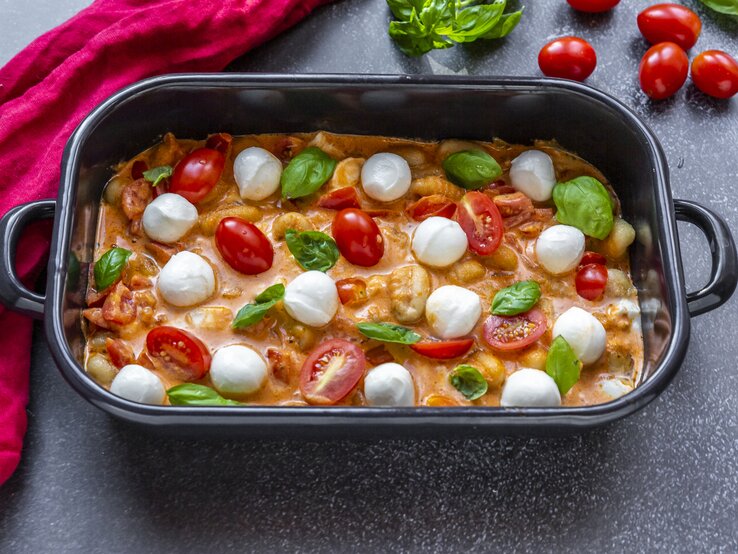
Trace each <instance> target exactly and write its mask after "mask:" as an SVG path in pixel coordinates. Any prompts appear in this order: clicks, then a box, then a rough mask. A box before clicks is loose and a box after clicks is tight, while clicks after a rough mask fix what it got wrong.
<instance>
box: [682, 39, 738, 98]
mask: <svg viewBox="0 0 738 554" xmlns="http://www.w3.org/2000/svg"><path fill="white" fill-rule="evenodd" d="M692 81H694V84H695V86H696V87H697V88H698V89H700V90H701V91H702V92H704V93H705V94H708V95H710V96H714V97H715V98H730V97H731V96H733V95H735V94H736V93H738V62H736V61H735V59H734V58H733V57H731V56H730V55H729V54H727V53H725V52H723V51H721V50H707V51H705V52H702V53H700V54H698V55H697V57H696V58H695V59H694V60H692Z"/></svg>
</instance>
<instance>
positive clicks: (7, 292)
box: [0, 200, 56, 319]
mask: <svg viewBox="0 0 738 554" xmlns="http://www.w3.org/2000/svg"><path fill="white" fill-rule="evenodd" d="M55 208H56V201H55V200H38V201H36V202H29V203H28V204H21V205H20V206H17V207H15V208H13V209H12V210H10V211H9V212H8V213H6V214H5V215H4V216H3V218H2V219H0V241H2V243H0V244H2V252H1V253H0V302H2V303H3V304H4V305H5V306H7V307H8V308H10V309H11V310H13V311H16V312H20V313H22V314H26V315H29V316H31V317H35V318H39V319H40V318H42V317H43V315H44V302H45V301H46V298H45V297H44V295H42V294H38V293H36V292H33V291H30V290H28V289H27V288H26V287H25V286H24V285H23V283H21V280H20V279H19V278H18V274H17V273H16V272H15V250H16V247H17V246H18V239H19V238H20V235H21V233H22V232H23V229H24V228H25V227H26V225H28V224H29V223H31V222H33V221H36V220H38V219H46V218H50V217H54V210H55Z"/></svg>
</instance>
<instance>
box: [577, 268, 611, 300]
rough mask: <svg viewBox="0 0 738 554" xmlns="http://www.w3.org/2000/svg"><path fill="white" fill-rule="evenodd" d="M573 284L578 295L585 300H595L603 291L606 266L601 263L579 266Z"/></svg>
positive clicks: (605, 281)
mask: <svg viewBox="0 0 738 554" xmlns="http://www.w3.org/2000/svg"><path fill="white" fill-rule="evenodd" d="M574 284H575V285H576V287H577V294H578V295H579V296H581V297H582V298H586V299H587V300H596V299H598V298H599V297H600V296H602V295H603V294H604V293H605V287H606V286H607V268H606V267H605V266H604V265H602V264H587V265H583V266H580V267H579V270H578V271H577V276H576V277H575V278H574Z"/></svg>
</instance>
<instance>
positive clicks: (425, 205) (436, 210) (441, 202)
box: [405, 194, 456, 221]
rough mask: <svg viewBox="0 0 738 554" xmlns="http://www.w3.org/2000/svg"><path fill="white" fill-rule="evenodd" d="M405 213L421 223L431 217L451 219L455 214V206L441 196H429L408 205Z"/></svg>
mask: <svg viewBox="0 0 738 554" xmlns="http://www.w3.org/2000/svg"><path fill="white" fill-rule="evenodd" d="M405 212H407V215H409V216H410V217H412V218H413V219H414V220H415V221H423V220H424V219H428V218H429V217H433V216H438V217H446V218H448V219H451V218H452V217H453V216H454V214H455V213H456V204H455V203H454V202H452V201H451V200H449V199H448V197H446V196H443V195H442V194H431V195H430V196H424V197H423V198H421V199H420V200H418V201H417V202H413V203H412V204H410V205H409V206H408V207H407V208H406V209H405Z"/></svg>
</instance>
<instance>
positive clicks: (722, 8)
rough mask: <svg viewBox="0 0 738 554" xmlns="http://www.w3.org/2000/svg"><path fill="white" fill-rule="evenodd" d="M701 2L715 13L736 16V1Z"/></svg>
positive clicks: (737, 0)
mask: <svg viewBox="0 0 738 554" xmlns="http://www.w3.org/2000/svg"><path fill="white" fill-rule="evenodd" d="M701 2H702V3H703V4H704V5H705V6H707V7H708V8H710V9H711V10H715V11H716V12H720V13H724V14H727V15H738V0H701Z"/></svg>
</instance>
